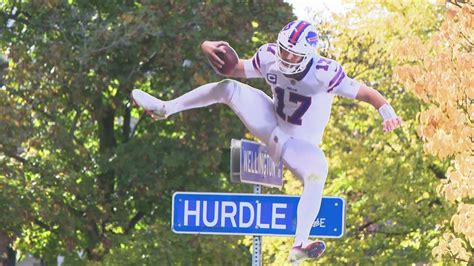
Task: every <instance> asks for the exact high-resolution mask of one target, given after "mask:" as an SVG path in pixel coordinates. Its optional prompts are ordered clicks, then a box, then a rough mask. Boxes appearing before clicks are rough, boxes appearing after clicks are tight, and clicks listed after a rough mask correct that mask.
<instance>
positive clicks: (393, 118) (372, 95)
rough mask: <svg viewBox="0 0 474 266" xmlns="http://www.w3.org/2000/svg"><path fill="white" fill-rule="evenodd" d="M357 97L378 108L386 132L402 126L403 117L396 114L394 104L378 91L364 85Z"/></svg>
mask: <svg viewBox="0 0 474 266" xmlns="http://www.w3.org/2000/svg"><path fill="white" fill-rule="evenodd" d="M356 99H358V100H361V101H364V102H366V103H369V104H371V105H372V106H373V107H375V109H377V110H378V111H379V113H380V115H381V116H382V119H383V130H384V132H390V131H392V130H394V129H395V128H397V127H399V126H401V124H402V119H401V118H400V117H399V116H397V115H396V114H395V111H394V110H393V108H392V106H390V104H389V103H388V102H387V100H386V99H385V98H384V97H383V96H382V94H380V93H379V92H378V91H376V90H374V89H372V88H369V87H367V86H365V85H362V86H361V87H360V89H359V91H358V93H357V96H356Z"/></svg>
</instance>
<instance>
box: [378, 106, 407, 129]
mask: <svg viewBox="0 0 474 266" xmlns="http://www.w3.org/2000/svg"><path fill="white" fill-rule="evenodd" d="M379 113H380V115H381V116H382V119H383V123H382V125H383V131H384V132H385V133H387V132H390V131H392V130H394V129H395V128H397V127H399V126H401V125H402V119H401V118H400V117H399V116H397V115H396V114H395V110H393V108H392V106H390V105H389V104H384V105H383V106H382V107H380V108H379Z"/></svg>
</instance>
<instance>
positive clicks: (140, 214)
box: [125, 211, 145, 234]
mask: <svg viewBox="0 0 474 266" xmlns="http://www.w3.org/2000/svg"><path fill="white" fill-rule="evenodd" d="M143 216H145V213H144V212H141V211H139V212H137V214H135V216H133V218H132V219H131V220H130V222H128V225H127V228H125V234H128V233H130V231H131V230H132V229H133V228H134V227H135V225H136V224H137V223H138V222H139V221H140V220H141V219H142V218H143Z"/></svg>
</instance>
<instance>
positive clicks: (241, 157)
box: [231, 139, 283, 188]
mask: <svg viewBox="0 0 474 266" xmlns="http://www.w3.org/2000/svg"><path fill="white" fill-rule="evenodd" d="M231 180H232V181H233V182H242V183H247V184H255V185H263V186H269V187H279V188H281V187H282V186H283V164H282V163H281V162H280V163H279V164H275V162H273V160H272V159H271V158H270V155H269V154H268V148H267V146H265V145H264V144H261V143H257V142H254V141H250V140H245V139H242V140H235V139H233V140H232V143H231Z"/></svg>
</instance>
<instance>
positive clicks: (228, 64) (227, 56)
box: [216, 44, 239, 75]
mask: <svg viewBox="0 0 474 266" xmlns="http://www.w3.org/2000/svg"><path fill="white" fill-rule="evenodd" d="M222 46H224V49H225V51H226V52H225V53H222V52H217V53H216V54H217V56H219V58H220V59H222V61H224V65H223V66H222V68H220V69H217V68H216V69H217V70H218V71H219V72H220V73H222V74H224V75H228V74H231V73H232V72H233V71H234V68H235V67H236V66H237V63H238V62H239V56H238V55H237V53H236V52H235V50H234V49H233V48H232V47H230V46H227V45H225V44H224V45H222Z"/></svg>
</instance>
